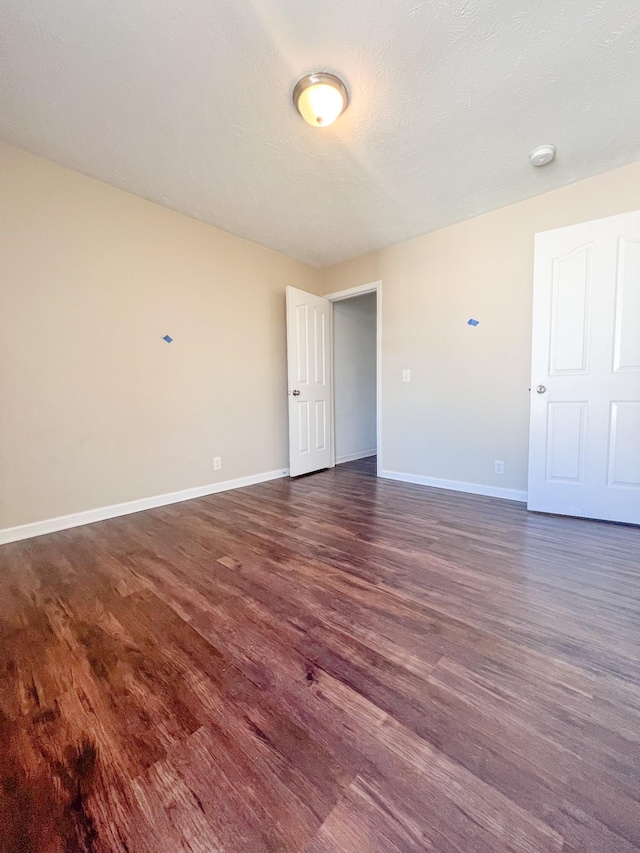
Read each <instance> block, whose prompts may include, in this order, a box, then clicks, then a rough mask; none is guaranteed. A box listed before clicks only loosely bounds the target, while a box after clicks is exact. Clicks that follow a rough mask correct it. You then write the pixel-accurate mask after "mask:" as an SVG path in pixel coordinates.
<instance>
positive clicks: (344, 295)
mask: <svg viewBox="0 0 640 853" xmlns="http://www.w3.org/2000/svg"><path fill="white" fill-rule="evenodd" d="M365 293H375V294H376V450H375V453H376V456H377V457H378V469H377V472H376V473H377V475H378V477H382V476H384V475H383V473H382V281H371V282H369V284H359V285H358V286H357V287H349V288H348V289H347V290H338V291H336V292H335V293H327V294H325V297H324V298H325V299H328V300H329V302H341V301H342V300H343V299H352V298H353V297H354V296H363V295H364V294H365ZM332 334H333V332H332ZM331 349H332V351H333V339H332V346H331ZM332 370H333V364H332ZM331 385H332V388H333V373H332V374H331ZM334 393H335V389H334ZM333 412H334V415H333V416H334V418H335V405H333ZM334 437H335V422H334V427H333V429H332V430H331V441H332V447H331V460H332V464H333V465H335V464H336V462H338V460H337V459H336V455H335V443H334ZM342 461H346V460H342Z"/></svg>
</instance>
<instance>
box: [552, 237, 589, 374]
mask: <svg viewBox="0 0 640 853" xmlns="http://www.w3.org/2000/svg"><path fill="white" fill-rule="evenodd" d="M590 249H591V247H590V246H584V247H583V248H581V249H579V250H578V251H577V252H572V253H571V254H570V255H569V256H568V257H564V258H557V259H556V260H554V262H553V295H552V309H551V359H550V373H551V374H552V375H557V374H559V373H586V372H587V363H588V340H589V313H588V312H589V278H590V273H591V257H590Z"/></svg>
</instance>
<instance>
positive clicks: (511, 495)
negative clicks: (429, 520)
mask: <svg viewBox="0 0 640 853" xmlns="http://www.w3.org/2000/svg"><path fill="white" fill-rule="evenodd" d="M379 476H380V477H384V478H385V479H386V480H399V481H400V482H402V483H414V484H415V485H417V486H433V487H434V488H436V489H450V490H451V491H452V492H468V493H469V494H471V495H486V496H487V497H490V498H503V499H504V500H507V501H520V502H521V503H526V502H527V493H526V492H522V491H520V490H519V489H502V488H500V487H499V486H483V485H480V484H479V483H461V482H460V481H459V480H441V479H439V478H438V477H421V476H419V475H418V474H401V473H400V472H398V471H380V474H379Z"/></svg>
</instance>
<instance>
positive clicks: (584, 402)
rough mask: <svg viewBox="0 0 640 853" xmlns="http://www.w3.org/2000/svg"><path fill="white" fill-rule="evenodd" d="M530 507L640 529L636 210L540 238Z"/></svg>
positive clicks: (639, 242) (639, 226) (639, 223)
mask: <svg viewBox="0 0 640 853" xmlns="http://www.w3.org/2000/svg"><path fill="white" fill-rule="evenodd" d="M531 363H532V373H531V425H530V441H529V500H528V505H529V508H530V509H533V510H537V511H541V512H555V513H561V514H566V515H580V516H586V517H589V518H602V519H608V520H611V521H624V522H630V523H634V524H640V212H636V213H630V214H624V215H622V216H614V217H610V218H609V219H601V220H597V221H595V222H587V223H584V224H582V225H575V226H571V227H569V228H561V229H558V230H557V231H548V232H546V233H544V234H538V235H537V236H536V247H535V270H534V301H533V345H532V360H531Z"/></svg>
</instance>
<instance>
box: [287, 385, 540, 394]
mask: <svg viewBox="0 0 640 853" xmlns="http://www.w3.org/2000/svg"><path fill="white" fill-rule="evenodd" d="M546 390H547V389H546V387H545V386H544V385H538V387H537V388H536V392H537V393H538V394H544V392H545V391H546ZM293 393H294V394H295V393H296V392H295V391H294V392H293Z"/></svg>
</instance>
